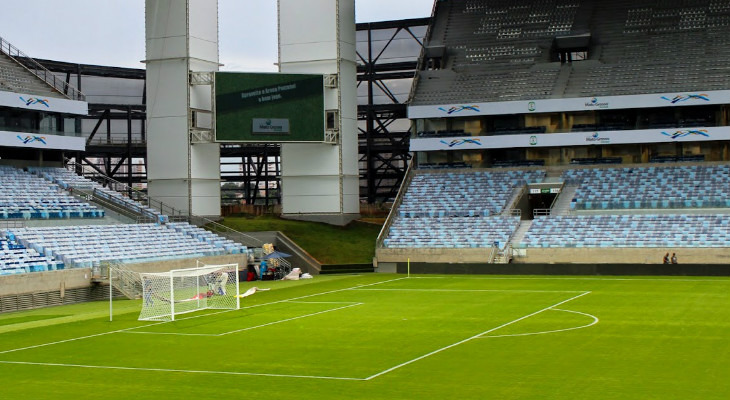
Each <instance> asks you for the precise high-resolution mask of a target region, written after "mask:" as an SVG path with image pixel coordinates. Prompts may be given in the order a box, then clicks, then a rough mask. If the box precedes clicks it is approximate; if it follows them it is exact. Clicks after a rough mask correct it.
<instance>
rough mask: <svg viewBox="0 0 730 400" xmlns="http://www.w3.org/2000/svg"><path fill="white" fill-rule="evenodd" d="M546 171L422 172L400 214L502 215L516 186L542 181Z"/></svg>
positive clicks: (440, 215) (432, 215)
mask: <svg viewBox="0 0 730 400" xmlns="http://www.w3.org/2000/svg"><path fill="white" fill-rule="evenodd" d="M544 176H545V171H539V170H538V171H499V172H486V171H474V172H461V171H459V172H456V171H448V172H443V173H420V174H417V175H416V176H414V177H413V180H412V182H411V186H410V187H409V189H408V192H407V193H406V194H405V197H404V199H403V204H401V207H400V209H399V210H398V215H399V216H402V217H407V218H414V217H476V216H489V215H495V214H499V213H500V212H502V210H503V209H504V207H505V205H506V202H507V200H509V197H510V196H511V195H512V192H513V190H514V188H515V187H517V186H518V185H525V183H527V182H540V181H542V179H543V178H544Z"/></svg>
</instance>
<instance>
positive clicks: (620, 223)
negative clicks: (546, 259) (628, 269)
mask: <svg viewBox="0 0 730 400" xmlns="http://www.w3.org/2000/svg"><path fill="white" fill-rule="evenodd" d="M521 246H524V247H659V248H681V247H730V216H729V215H686V214H647V215H588V216H584V215H581V216H557V217H551V218H536V219H535V220H534V221H533V223H532V225H531V226H530V229H529V230H528V231H527V234H526V235H525V237H524V239H523V240H522V241H521ZM515 247H517V246H515Z"/></svg>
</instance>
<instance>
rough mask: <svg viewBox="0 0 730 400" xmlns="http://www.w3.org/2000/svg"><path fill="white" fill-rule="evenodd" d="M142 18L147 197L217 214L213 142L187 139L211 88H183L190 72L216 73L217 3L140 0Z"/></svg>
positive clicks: (205, 116) (202, 117) (201, 120)
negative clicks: (145, 70)
mask: <svg viewBox="0 0 730 400" xmlns="http://www.w3.org/2000/svg"><path fill="white" fill-rule="evenodd" d="M145 17H146V18H145V26H146V35H145V36H146V46H147V48H146V64H147V82H146V84H147V155H148V159H147V181H148V190H149V195H150V197H152V198H154V199H157V200H160V201H162V202H163V203H166V204H168V205H170V206H173V207H175V208H177V209H180V210H183V211H189V212H191V213H193V214H196V215H201V216H213V217H215V216H220V148H219V145H218V144H217V143H200V142H196V143H194V144H193V143H192V142H191V138H190V132H191V130H193V128H198V127H201V124H203V125H205V124H210V115H211V114H210V113H208V112H207V111H208V110H212V104H211V90H212V86H209V85H208V86H206V85H193V86H191V85H190V72H191V71H195V72H207V71H217V70H218V66H219V64H218V2H217V1H211V0H146V1H145ZM195 110H205V111H206V112H202V113H201V112H197V111H195ZM193 123H195V126H193Z"/></svg>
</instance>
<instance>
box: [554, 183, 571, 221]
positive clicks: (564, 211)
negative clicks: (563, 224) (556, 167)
mask: <svg viewBox="0 0 730 400" xmlns="http://www.w3.org/2000/svg"><path fill="white" fill-rule="evenodd" d="M576 190H578V185H565V186H563V191H562V192H560V195H558V199H557V201H555V205H554V206H553V209H552V210H551V215H569V214H570V202H571V200H573V196H575V191H576Z"/></svg>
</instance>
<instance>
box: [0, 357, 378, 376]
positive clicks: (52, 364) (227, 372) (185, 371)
mask: <svg viewBox="0 0 730 400" xmlns="http://www.w3.org/2000/svg"><path fill="white" fill-rule="evenodd" d="M0 364H16V365H36V366H44V367H71V368H90V369H111V370H121V371H150V372H177V373H186V374H215V375H238V376H241V375H245V376H269V377H275V378H302V379H329V380H341V381H363V380H364V379H363V378H349V377H340V376H318V375H292V374H266V373H259V372H235V371H205V370H191V369H169V368H140V367H119V366H110V365H84V364H63V363H43V362H28V361H2V360H0Z"/></svg>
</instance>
